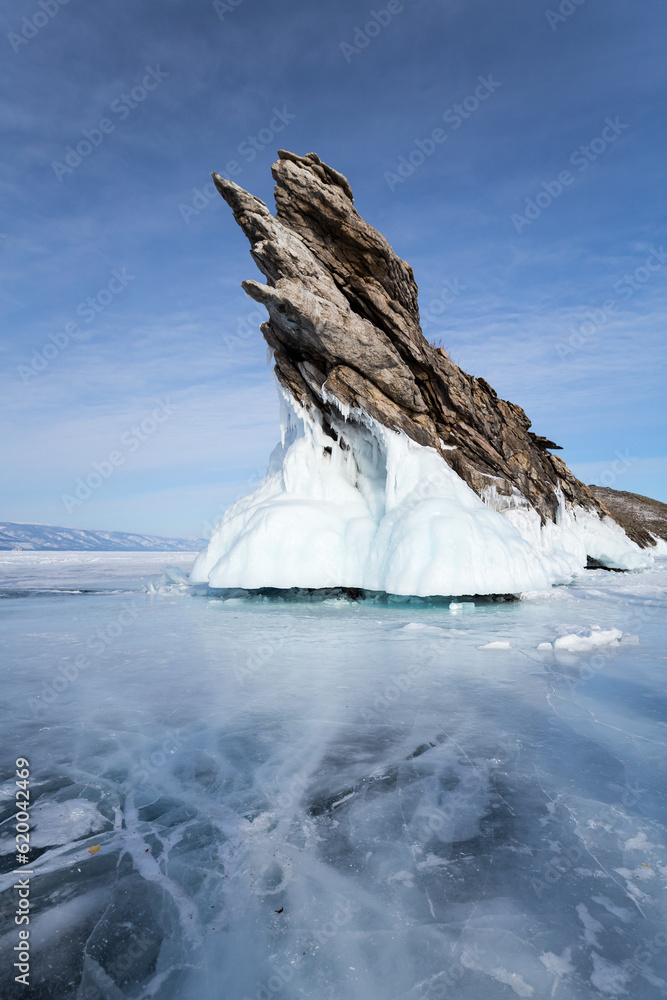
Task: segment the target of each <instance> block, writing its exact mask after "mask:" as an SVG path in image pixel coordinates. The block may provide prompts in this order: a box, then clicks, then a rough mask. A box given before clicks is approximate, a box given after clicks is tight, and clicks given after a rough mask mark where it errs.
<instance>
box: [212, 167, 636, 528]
mask: <svg viewBox="0 0 667 1000" xmlns="http://www.w3.org/2000/svg"><path fill="white" fill-rule="evenodd" d="M278 157H279V159H278V162H277V163H275V164H274V165H273V167H272V173H273V177H274V179H275V181H276V188H275V198H276V208H277V211H276V214H275V216H272V215H271V213H270V212H269V209H268V208H267V206H266V205H265V204H264V202H262V201H260V199H259V198H256V197H254V196H253V195H252V194H249V193H248V192H247V191H244V190H243V189H242V188H241V187H239V186H238V185H237V184H234V183H233V182H232V181H228V180H225V179H224V178H222V177H220V176H219V175H218V174H215V173H214V174H213V180H214V182H215V184H216V187H217V188H218V190H219V192H220V194H221V195H222V197H223V198H224V199H225V201H226V202H227V203H228V205H229V206H230V207H231V209H232V210H233V212H234V217H235V219H236V221H237V222H238V224H239V225H240V226H241V228H242V229H243V232H244V233H245V235H246V236H247V237H248V239H249V241H250V245H251V254H252V257H253V259H254V261H255V263H256V264H257V266H258V267H259V269H260V271H261V272H262V273H263V274H264V276H265V278H266V283H264V284H262V283H260V282H258V281H244V282H243V288H244V289H245V291H246V292H247V293H248V295H250V296H251V297H252V298H253V299H255V300H256V301H257V302H261V303H262V304H263V305H265V306H266V308H267V310H268V313H269V320H268V322H265V323H263V324H262V327H261V329H262V333H263V334H264V337H265V339H266V341H267V343H268V344H269V346H270V347H271V348H272V349H273V352H274V360H275V371H276V375H277V377H278V379H279V381H280V382H281V383H282V385H283V386H284V387H285V389H286V390H287V392H288V393H289V394H290V395H291V396H292V397H293V398H294V399H296V400H297V401H298V402H300V403H301V404H302V405H303V406H305V407H306V408H307V409H309V410H311V411H312V410H316V411H319V413H320V414H321V415H322V418H323V422H324V426H325V428H326V429H328V432H329V434H330V437H331V446H332V447H333V446H334V445H336V444H338V443H341V444H342V446H343V447H344V446H345V442H344V441H343V442H339V438H340V434H339V433H338V432H337V431H336V430H334V426H333V425H334V423H335V421H334V420H333V419H332V416H333V413H332V408H334V409H335V410H336V411H337V412H338V413H340V412H341V411H343V412H345V413H349V414H351V419H352V420H354V414H355V412H356V413H360V412H361V413H366V414H369V415H370V416H371V417H373V418H374V419H375V420H377V421H378V422H379V423H380V424H383V425H384V426H386V427H388V428H391V429H392V430H396V431H403V432H404V433H405V434H406V435H407V436H408V437H409V438H411V439H412V440H413V441H415V442H417V443H419V444H421V445H427V446H430V447H431V448H434V449H435V450H436V451H437V452H438V453H439V454H440V455H441V456H442V458H443V459H444V461H445V462H447V463H448V464H449V465H450V466H451V468H452V469H453V470H454V471H455V472H456V473H457V474H458V475H459V476H460V477H461V478H462V479H463V480H464V481H465V482H466V483H467V484H468V485H469V486H470V487H471V488H472V489H473V490H474V491H475V492H476V493H477V494H478V496H480V497H481V498H482V499H484V500H485V501H486V502H488V503H490V504H491V505H493V506H494V507H495V508H496V509H499V510H502V509H503V508H506V507H512V506H514V505H516V504H517V503H518V504H521V503H524V504H525V503H527V504H529V505H530V506H531V507H532V508H533V509H534V510H535V511H537V512H538V513H539V516H540V519H541V522H542V523H543V524H544V523H546V522H548V521H554V520H555V518H556V512H557V510H558V508H559V504H561V503H562V502H563V501H564V502H565V504H567V505H571V506H572V507H574V508H578V509H581V508H583V509H586V510H589V511H591V512H595V513H596V514H598V515H599V516H600V517H602V516H603V515H604V514H606V513H608V511H606V510H605V509H604V507H603V506H602V505H601V503H600V502H599V499H598V498H597V497H596V496H595V495H594V493H593V492H592V491H591V489H590V488H589V487H587V486H585V485H584V484H583V483H581V482H580V481H579V480H578V479H577V478H576V477H575V476H574V475H573V474H572V473H571V472H570V470H569V469H568V468H567V466H566V465H565V463H564V462H563V461H562V459H560V458H559V457H557V456H556V455H552V454H550V450H551V449H557V448H558V445H556V444H554V443H553V442H552V441H549V440H547V439H546V438H544V437H540V436H538V435H536V434H534V433H533V432H532V431H531V429H530V427H531V422H530V420H529V419H528V417H527V416H526V414H525V413H524V411H523V410H522V409H521V407H520V406H517V405H516V404H514V403H510V402H508V401H506V400H503V399H500V398H499V397H498V395H497V393H496V392H495V391H494V390H493V388H492V387H491V386H490V385H489V384H488V383H487V382H485V381H484V379H482V378H474V377H473V376H472V375H468V374H466V373H465V372H464V371H462V370H461V369H460V368H458V367H457V366H456V365H455V364H454V363H453V362H452V361H451V360H450V358H449V357H448V356H447V354H446V352H445V351H444V350H443V349H442V348H436V347H433V346H432V345H431V344H430V343H429V342H428V341H427V340H426V338H425V337H424V336H423V334H422V331H421V327H420V324H419V307H418V303H417V285H416V283H415V279H414V274H413V271H412V268H411V267H410V265H409V264H407V263H406V262H405V261H404V260H401V259H400V258H399V257H397V255H396V254H395V253H394V251H393V250H392V248H391V246H390V245H389V243H388V242H387V241H386V240H385V239H384V237H383V236H381V235H380V233H378V232H377V231H376V230H375V229H373V228H372V226H370V225H369V224H368V223H367V222H365V221H364V219H362V218H361V216H360V215H359V213H358V212H357V210H356V209H355V207H354V203H353V202H354V200H353V195H352V191H351V188H350V185H349V183H348V181H347V179H346V178H345V177H343V175H342V174H340V173H338V172H337V171H336V170H333V169H332V168H331V167H329V166H327V165H326V164H325V163H322V162H321V161H320V159H319V157H318V156H317V155H316V154H315V153H308V154H307V155H306V156H296V155H295V154H294V153H289V152H286V151H285V150H279V151H278ZM611 513H612V516H613V511H611ZM622 523H623V527H624V530H625V531H626V532H627V534H628V535H629V536H630V537H631V538H632V539H633V540H635V541H636V542H637V543H638V544H639V545H640V546H646V545H647V544H653V539H652V538H651V536H650V535H649V534H647V532H646V531H643V530H642V529H641V528H638V527H637V526H636V525H635V524H633V523H630V522H628V521H627V520H624V521H623V522H622Z"/></svg>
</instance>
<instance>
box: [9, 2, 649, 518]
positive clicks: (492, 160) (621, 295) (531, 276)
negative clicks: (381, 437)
mask: <svg viewBox="0 0 667 1000" xmlns="http://www.w3.org/2000/svg"><path fill="white" fill-rule="evenodd" d="M42 2H43V6H40V4H39V2H38V0H21V3H20V4H16V3H6V2H5V3H2V5H1V7H0V9H1V11H2V31H1V35H2V37H0V44H2V45H4V49H5V51H4V58H3V59H2V69H1V70H0V72H1V73H2V77H3V82H4V87H3V94H4V97H3V98H2V102H1V104H0V109H1V114H2V119H3V132H4V136H5V138H4V148H5V156H4V157H3V163H2V166H1V168H0V169H1V174H0V184H1V189H2V203H3V217H2V220H1V221H0V233H1V234H2V235H1V236H0V254H1V255H2V256H1V259H2V261H3V264H4V267H3V276H4V280H3V298H2V342H1V347H0V350H1V354H0V358H1V359H2V386H1V392H2V399H3V404H4V405H3V427H2V428H1V434H2V447H3V452H4V460H3V469H4V472H5V477H4V479H5V489H4V491H3V498H2V506H0V519H2V520H18V521H40V522H49V523H55V524H69V525H72V526H78V527H90V528H106V529H116V530H138V531H144V532H154V533H163V534H183V535H198V536H199V535H202V534H204V533H206V526H207V524H210V523H211V522H212V521H214V520H215V518H216V517H217V516H218V515H219V513H220V511H221V509H224V507H225V506H226V505H228V504H229V503H230V502H231V501H232V500H234V499H235V498H236V497H238V496H239V495H242V494H243V493H245V492H247V491H248V489H249V488H250V487H251V486H252V484H253V483H254V482H255V481H256V480H257V479H258V478H259V477H260V476H261V475H262V473H263V471H264V469H265V466H266V461H267V458H268V455H269V453H270V451H271V449H272V447H273V445H274V444H275V442H276V441H277V440H278V437H279V430H278V405H277V397H276V393H275V388H274V385H273V381H272V376H271V372H270V369H269V368H267V366H266V352H265V349H264V344H263V341H262V339H261V335H260V334H259V332H258V329H257V327H258V323H259V320H260V311H259V310H258V307H257V306H256V305H255V304H254V303H252V302H251V301H250V300H249V299H247V298H246V297H245V295H244V293H243V292H242V290H241V288H240V287H239V286H240V283H241V281H242V280H243V279H244V278H247V277H257V276H258V274H257V271H256V268H255V265H254V264H253V262H252V260H251V259H250V257H249V254H248V245H247V242H246V240H245V238H244V237H243V235H242V233H241V232H240V230H239V229H238V228H237V226H236V224H235V223H234V221H233V218H232V216H231V213H230V212H229V210H228V209H227V207H226V206H225V205H224V204H223V202H222V200H221V199H219V197H217V196H216V197H215V198H212V197H210V188H208V189H207V187H206V185H207V184H208V181H209V174H210V171H211V170H218V171H224V170H227V169H229V170H230V171H233V173H234V179H235V180H237V182H238V183H240V184H242V185H243V186H244V187H247V188H248V189H249V190H251V191H253V192H254V193H255V194H258V195H259V196H260V197H261V198H263V199H264V200H265V201H266V202H267V203H268V204H270V205H272V204H273V199H272V186H273V182H272V179H271V175H270V164H271V163H272V161H273V160H274V159H275V151H276V149H277V148H280V147H284V148H287V149H291V150H293V151H295V152H297V153H301V154H303V153H306V152H309V151H311V150H314V151H316V152H317V153H318V154H319V155H320V157H321V158H322V159H324V160H325V161H327V162H329V163H331V164H332V166H334V167H335V168H336V169H338V170H340V171H342V172H343V173H344V174H346V175H347V177H348V178H349V179H350V182H351V184H352V187H353V190H354V192H355V202H356V205H357V208H358V209H359V211H360V212H361V214H362V215H363V216H364V217H365V218H366V219H367V220H368V221H369V222H370V223H372V224H373V225H374V226H375V227H376V228H378V229H379V230H380V231H381V232H383V233H384V234H385V235H386V236H387V238H388V239H389V240H390V242H391V243H392V244H393V246H394V248H395V249H396V250H397V252H398V253H400V255H401V256H402V257H404V258H405V259H407V260H408V261H409V262H410V263H411V264H412V265H413V267H414V270H415V275H416V278H417V282H418V285H419V289H420V303H421V309H422V313H423V315H424V317H425V321H424V331H425V333H426V335H427V336H428V337H429V338H432V339H437V340H438V341H439V342H440V343H442V344H443V345H444V346H445V347H446V348H447V349H448V350H449V352H450V353H451V355H452V357H453V358H454V360H455V361H456V362H457V363H458V364H460V365H461V366H462V367H463V368H464V369H465V370H466V371H469V372H471V373H473V374H475V375H480V376H483V377H484V378H486V379H487V380H488V381H489V382H490V383H491V384H492V385H493V386H494V387H495V388H496V390H497V391H498V393H499V394H500V395H501V396H504V397H505V398H508V399H511V400H513V401H514V402H516V403H519V404H520V405H521V406H523V407H524V408H525V410H526V411H527V413H528V415H529V417H530V418H531V419H532V421H533V427H534V430H535V431H536V432H537V433H539V434H545V435H547V436H548V437H550V438H552V439H553V440H555V441H557V442H558V443H559V444H561V445H562V446H563V448H564V451H563V452H562V453H561V454H562V455H563V457H564V458H565V460H566V461H567V462H568V464H569V465H570V466H571V467H572V468H573V470H574V471H575V472H576V473H577V474H578V475H579V476H581V477H582V478H583V479H584V480H585V481H586V482H600V483H606V484H608V485H613V486H614V487H615V488H617V489H622V490H630V491H636V492H640V493H645V494H648V495H651V496H655V497H657V498H659V499H662V500H667V457H666V449H665V435H664V427H665V408H664V388H663V386H664V369H665V364H664V362H665V339H666V338H665V336H664V329H665V312H666V310H665V302H666V294H665V287H666V280H667V253H666V252H665V251H667V231H666V226H665V215H664V210H663V205H664V154H665V135H667V121H666V117H667V115H666V111H665V102H664V99H663V95H664V92H665V75H666V74H667V65H666V63H665V59H664V45H665V38H666V35H667V30H666V29H667V9H666V8H665V4H664V3H663V2H660V0H645V2H643V3H642V4H641V5H631V4H628V3H627V0H584V2H583V3H581V2H580V3H579V4H575V3H574V2H571V0H559V2H553V3H551V4H549V3H546V2H545V3H542V0H511V2H507V3H503V2H499V0H439V2H438V0H404V2H402V3H401V2H398V0H392V2H391V4H389V5H387V4H385V3H384V2H383V0H379V2H378V3H377V4H376V5H375V6H373V4H371V3H370V2H369V3H365V2H356V0H354V2H352V0H339V2H338V3H336V4H322V5H319V4H315V3H305V2H303V0H301V2H289V0H284V2H282V3H280V4H276V3H270V2H269V0H240V2H239V0H233V2H232V3H225V2H222V0H218V3H217V4H215V5H214V4H213V3H211V2H208V0H189V2H186V0H163V2H162V3H160V4H156V3H152V4H149V3H143V4H142V3H139V2H137V0H116V2H115V3H114V4H94V3H92V2H90V0H88V2H87V0H69V2H68V3H66V4H64V5H62V4H60V3H59V0H42ZM371 11H375V12H376V16H375V17H374V16H373V15H372V14H371ZM550 12H551V13H550ZM371 22H373V23H372V24H371ZM367 24H370V25H371V26H370V27H369V28H368V31H366V27H365V26H366V25H367ZM357 29H361V33H359V31H358V30H357ZM480 77H481V78H482V80H484V81H486V84H482V83H480ZM476 91H477V94H478V96H477V97H475V93H476ZM480 96H483V99H482V100H480ZM456 105H459V108H458V109H457V108H456ZM438 129H439V130H440V132H438V133H437V137H438V140H439V141H438V142H434V141H433V139H432V138H431V136H432V134H433V132H434V130H438ZM86 133H87V134H86ZM443 135H444V136H445V138H444V139H443V138H442V137H443ZM253 137H254V138H253ZM80 144H83V145H80ZM68 147H70V148H71V149H72V150H73V152H70V153H69V154H68V152H67V149H68ZM77 147H79V153H77V151H76V150H77ZM582 147H583V150H582ZM420 150H421V152H420ZM420 160H423V162H420ZM234 164H235V165H234ZM410 164H412V166H410ZM401 165H402V171H399V169H398V168H399V166H401ZM401 172H402V173H403V174H404V175H405V176H403V177H400V173H401ZM559 178H560V180H559ZM529 216H532V218H529ZM110 455H114V456H115V458H114V459H113V460H110V458H109V456H110ZM96 469H97V470H98V473H97V475H98V479H99V484H98V485H96V487H95V489H93V490H91V491H90V496H87V497H85V499H84V500H83V501H82V502H81V503H77V504H74V505H72V504H71V503H67V502H66V501H63V495H69V496H74V490H75V487H76V484H77V481H78V480H79V479H80V478H82V479H85V478H86V477H88V476H89V475H90V474H91V473H92V472H94V471H95V470H96ZM100 470H101V471H100ZM93 481H95V480H93Z"/></svg>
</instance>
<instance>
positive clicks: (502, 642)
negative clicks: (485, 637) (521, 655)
mask: <svg viewBox="0 0 667 1000" xmlns="http://www.w3.org/2000/svg"><path fill="white" fill-rule="evenodd" d="M477 648H478V649H511V648H512V644H511V643H510V642H508V641H507V639H495V640H494V641H493V642H486V643H484V645H483V646H478V647H477Z"/></svg>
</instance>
